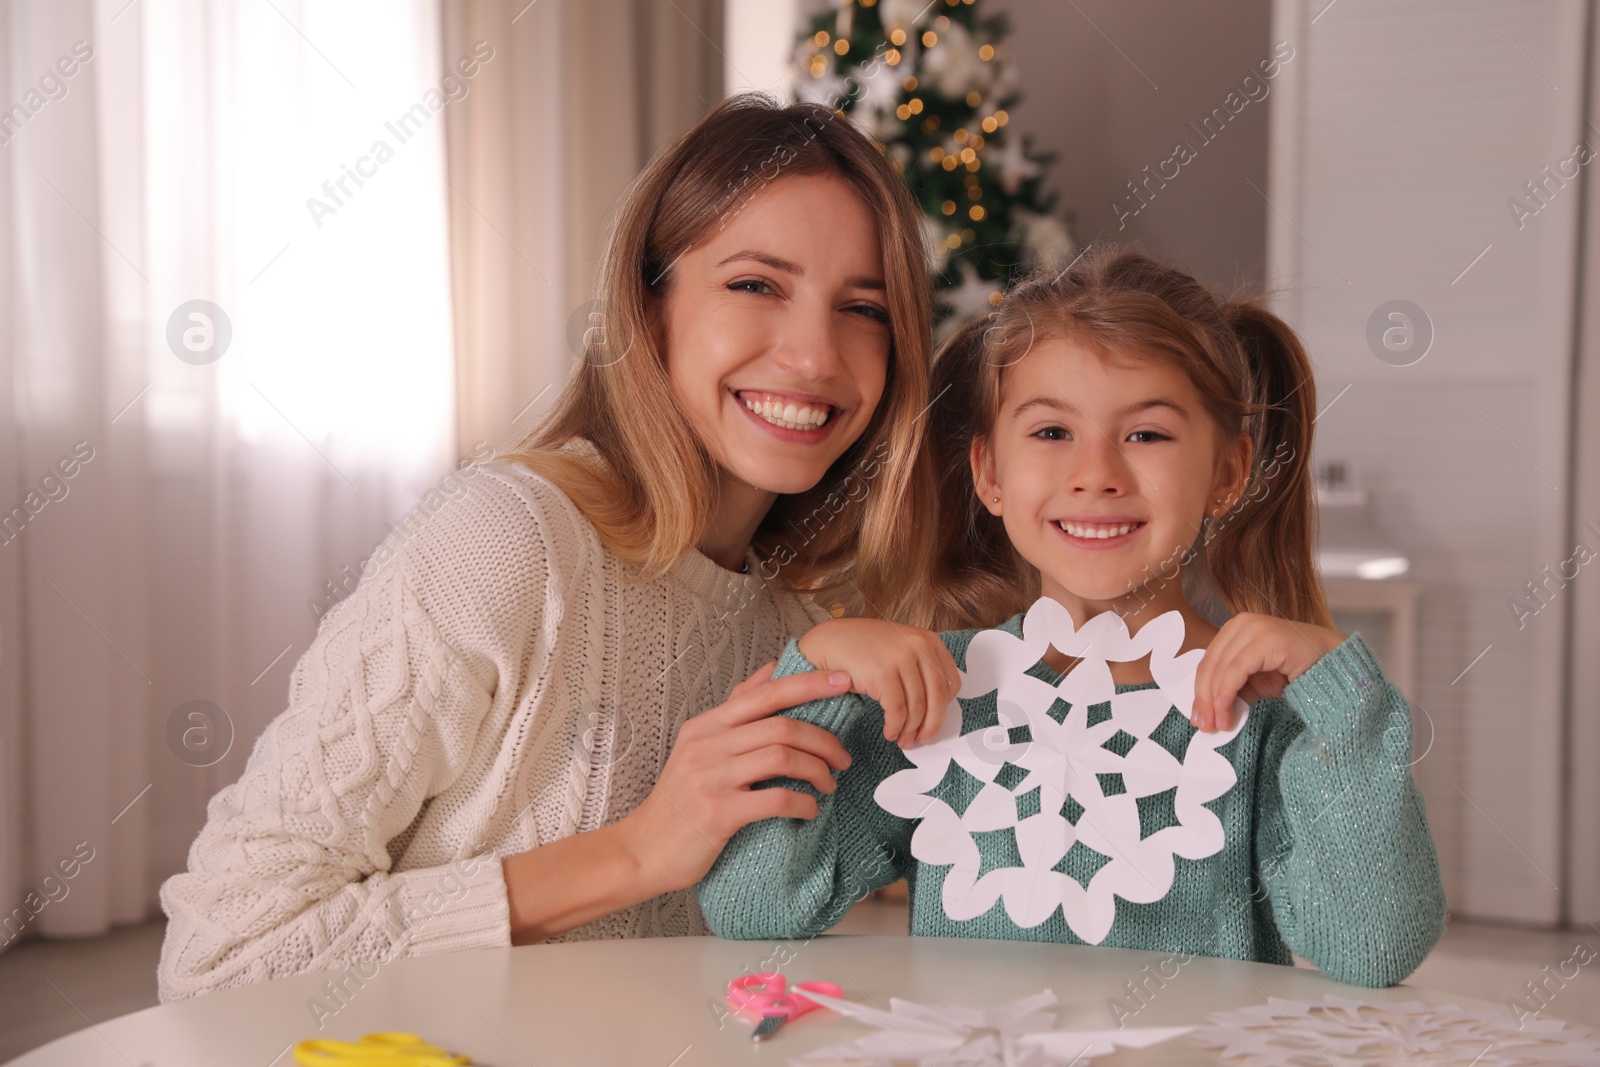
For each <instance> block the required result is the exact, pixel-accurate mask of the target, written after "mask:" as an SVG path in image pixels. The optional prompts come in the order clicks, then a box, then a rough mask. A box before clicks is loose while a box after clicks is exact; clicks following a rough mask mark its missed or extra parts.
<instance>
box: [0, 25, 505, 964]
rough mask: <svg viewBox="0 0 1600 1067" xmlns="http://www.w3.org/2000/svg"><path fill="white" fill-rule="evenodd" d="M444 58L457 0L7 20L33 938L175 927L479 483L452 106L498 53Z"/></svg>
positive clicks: (21, 921)
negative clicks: (290, 740) (172, 882)
mask: <svg viewBox="0 0 1600 1067" xmlns="http://www.w3.org/2000/svg"><path fill="white" fill-rule="evenodd" d="M439 35H440V12H439V9H438V0H403V2H396V0H388V2H382V0H364V2H358V0H270V2H269V0H139V2H136V3H131V4H130V3H128V0H106V2H102V3H95V2H91V0H49V2H46V0H33V2H26V0H24V2H17V3H13V4H10V5H6V6H4V7H0V108H10V110H9V111H8V112H5V113H3V114H0V352H3V358H4V363H3V365H0V542H3V543H0V904H3V907H4V911H3V912H0V920H7V919H8V920H9V921H8V923H7V926H6V928H5V929H3V930H0V945H4V944H5V943H8V942H10V943H14V942H13V941H12V939H13V938H14V937H15V936H16V934H17V933H18V932H19V930H20V931H22V932H37V933H43V934H47V935H57V936H72V935H84V934H92V933H98V932H103V931H104V930H106V929H107V928H108V927H109V926H110V925H111V924H114V923H118V922H125V921H133V920H137V919H139V918H142V917H144V916H145V915H147V914H149V913H150V911H151V910H152V909H153V906H154V901H155V890H156V887H157V885H158V884H159V881H160V880H161V879H162V878H163V877H165V876H166V875H167V874H169V873H171V872H172V871H174V870H177V869H180V868H181V867H182V865H183V862H184V855H185V852H186V850H187V847H188V844H189V842H190V841H191V840H192V838H193V836H194V834H195V832H196V831H197V830H198V828H199V825H200V822H201V821H202V820H203V818H204V801H205V799H206V798H207V797H209V796H210V795H211V794H212V793H213V792H215V790H216V789H217V788H218V787H220V785H222V784H223V783H225V782H227V781H230V780H232V779H233V778H235V777H237V775H238V773H239V771H240V769H241V768H242V766H243V763H244V760H245V758H246V757H247V756H248V754H249V748H250V745H251V743H252V741H253V739H254V738H255V737H256V736H257V735H258V734H259V732H260V730H261V728H262V727H263V725H264V724H265V723H266V722H267V721H268V720H269V719H270V718H272V717H273V716H274V715H276V714H277V713H278V712H279V711H280V710H281V709H282V707H283V704H284V701H285V695H286V692H287V679H288V675H289V671H290V669H291V668H292V666H293V665H294V663H295V661H296V659H297V658H298V657H299V655H300V653H301V652H303V651H304V650H305V648H306V646H307V644H308V643H309V642H310V640H311V638H312V636H313V635H314V633H315V630H316V622H317V611H316V607H317V606H318V605H326V604H328V603H330V602H331V600H332V599H333V598H334V597H337V596H342V595H344V592H345V589H344V588H340V586H341V585H342V584H343V583H344V582H345V580H346V578H347V577H349V576H352V575H356V574H359V571H360V565H361V562H362V560H363V559H364V558H365V557H366V555H367V554H368V552H370V550H371V549H372V547H373V546H374V545H375V543H376V542H377V541H378V540H379V539H380V538H381V536H382V535H383V534H384V533H385V532H386V531H385V524H386V523H387V522H391V521H398V520H399V519H400V518H401V516H403V515H404V514H405V513H406V512H407V511H408V510H409V509H410V507H411V506H412V505H413V504H414V503H415V501H416V499H417V498H418V497H419V496H420V495H421V494H422V493H423V492H424V491H426V489H427V488H428V486H429V485H430V484H431V483H433V482H434V481H435V480H436V479H438V478H439V477H440V476H441V475H443V474H444V473H445V472H446V471H448V470H449V469H450V468H451V467H453V466H454V464H455V462H456V457H457V447H456V440H455V391H454V375H455V371H454V366H453V362H452V352H451V344H452V342H451V336H452V322H451V315H450V301H449V293H450V277H449V257H448V243H449V242H448V232H447V211H448V207H447V196H448V195H449V189H448V187H447V185H446V181H445V163H444V128H445V120H446V116H445V112H446V111H448V109H450V108H454V107H459V106H460V103H461V101H462V99H464V98H465V97H466V96H468V95H470V92H471V90H472V83H473V78H474V77H475V76H476V75H477V73H480V72H481V70H482V69H485V68H486V66H487V67H492V65H493V62H494V60H493V59H489V60H487V63H485V61H484V60H483V58H482V53H481V51H480V53H479V54H478V55H477V56H476V57H475V56H473V55H472V54H471V43H472V42H468V49H467V54H464V55H463V56H459V57H458V56H456V55H454V54H449V55H445V54H444V50H443V49H442V48H441V42H440V39H439ZM76 42H83V44H82V45H80V46H78V51H77V52H76V53H75V52H74V47H75V43H76ZM85 53H87V57H86V58H85ZM74 57H75V58H76V59H77V62H76V63H73V62H71V61H70V60H71V59H72V58H74ZM474 58H476V60H477V69H476V70H475V72H474V74H473V75H471V76H469V75H467V74H465V73H463V71H464V70H466V69H467V67H458V65H457V62H458V60H463V59H464V60H468V61H470V60H473V59H474ZM58 61H61V66H57V63H58ZM471 65H472V64H471V63H470V62H469V63H468V66H471ZM68 68H72V73H71V74H70V76H69V75H67V74H65V73H61V72H62V71H65V70H66V69H68ZM447 75H449V77H450V80H448V81H447V80H446V76H447ZM14 105H17V106H14ZM35 105H37V106H35ZM18 106H20V109H21V110H20V112H19V111H18ZM380 145H381V146H382V147H380ZM352 175H353V176H352ZM198 300H203V301H209V302H211V304H214V305H215V306H216V307H219V308H221V309H222V312H223V314H224V315H225V316H226V320H227V323H228V325H229V327H230V329H231V340H230V342H229V345H228V347H227V348H226V350H225V351H222V352H221V355H220V356H216V352H217V351H218V349H217V348H216V347H215V341H216V339H217V338H220V337H221V336H222V318H221V316H218V315H216V314H215V313H214V312H211V311H210V310H209V309H207V308H205V307H204V306H201V307H199V308H198V310H199V312H200V313H201V314H202V315H205V316H206V317H205V318H200V319H195V318H191V317H189V315H188V312H189V311H190V310H191V308H190V307H188V306H186V305H189V302H191V301H198ZM180 308H181V309H182V311H181V312H180ZM175 312H180V313H179V315H178V323H177V330H176V335H177V336H179V337H181V336H182V334H183V331H184V330H193V331H197V332H194V333H191V334H190V341H191V343H193V344H195V345H198V346H199V347H200V348H201V351H198V352H196V351H189V350H187V349H183V345H182V344H181V343H180V344H179V346H178V347H179V349H183V350H184V352H185V353H186V355H185V358H179V355H177V354H175V351H174V348H173V347H172V346H171V345H170V344H169V336H168V335H169V320H172V319H173V317H174V313H175ZM208 321H209V326H210V328H211V329H212V331H213V333H212V345H213V347H211V348H210V349H209V351H207V350H206V349H205V346H204V344H203V342H204V341H205V340H206V338H205V330H206V328H207V325H208ZM211 357H215V358H211ZM79 442H82V444H81V445H80V444H79ZM491 443H492V444H498V443H500V442H499V441H494V442H491ZM75 447H76V448H77V455H74V449H75ZM90 450H92V457H91V458H88V459H87V460H84V459H82V458H81V457H82V456H85V455H88V454H89V452H90ZM462 454H466V453H465V452H463V453H462ZM63 461H65V462H63ZM58 464H59V466H58ZM68 468H71V469H72V476H71V477H70V478H69V477H66V476H65V475H64V473H63V472H64V471H65V470H66V469H68ZM14 509H15V510H14ZM8 518H9V519H10V520H11V521H10V524H9V525H4V524H5V520H7V519H8ZM352 580H353V579H352ZM330 589H332V593H331V594H330ZM191 701H207V702H210V703H211V704H212V705H215V706H216V707H217V708H220V709H221V712H222V713H223V714H225V716H226V720H227V723H231V729H232V734H233V740H232V744H231V748H229V749H228V751H227V753H226V755H222V756H221V758H220V759H217V761H216V762H214V763H209V765H207V766H197V764H200V763H208V761H209V760H211V759H214V758H216V756H217V755H219V754H220V752H219V750H218V748H217V745H218V743H219V741H220V738H221V737H222V736H223V735H224V734H225V732H226V725H225V724H224V723H223V721H222V719H221V718H220V717H219V716H217V715H216V714H214V713H213V714H212V715H211V717H210V721H207V720H205V719H203V718H202V719H192V718H190V717H188V714H187V712H185V713H184V714H182V715H180V716H179V718H180V722H179V724H178V728H177V729H176V730H175V731H169V725H170V724H171V721H172V719H173V716H174V713H175V712H177V711H178V709H180V707H181V706H183V705H186V704H188V702H191ZM191 710H192V709H191ZM185 729H187V730H189V731H190V732H189V736H188V739H187V740H188V742H192V744H191V745H190V747H189V748H185V739H184V734H183V731H184V730H185ZM207 729H209V730H211V731H213V732H211V733H209V734H206V733H204V732H203V731H204V730H207ZM169 733H170V734H171V735H172V740H169ZM208 740H209V743H210V745H211V747H210V748H209V749H207V748H205V747H203V746H202V747H200V748H199V750H198V751H196V749H195V747H194V746H195V745H196V744H199V743H201V742H206V741H208ZM180 753H182V754H183V756H182V757H180ZM79 842H87V847H88V848H92V849H93V858H92V859H90V860H88V861H87V862H78V863H76V864H74V863H71V862H70V861H71V860H72V859H74V858H76V859H78V860H80V861H81V860H82V857H83V855H84V850H83V849H78V850H77V852H76V854H75V846H77V845H78V843H79ZM63 860H68V861H69V863H68V864H67V868H62V867H61V862H62V861H63ZM64 869H71V870H72V871H73V875H72V877H71V878H70V879H69V878H67V877H65V876H64V873H63V870H64ZM30 894H31V896H30ZM16 908H21V909H22V910H21V911H20V912H19V911H17V910H15V909H16Z"/></svg>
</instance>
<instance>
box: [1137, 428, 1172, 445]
mask: <svg viewBox="0 0 1600 1067" xmlns="http://www.w3.org/2000/svg"><path fill="white" fill-rule="evenodd" d="M1128 440H1129V441H1132V442H1133V443H1134V444H1140V445H1142V444H1148V443H1150V442H1152V441H1170V440H1172V438H1170V437H1168V436H1167V435H1166V434H1164V433H1162V432H1161V431H1160V430H1135V431H1133V432H1132V433H1130V434H1129V435H1128Z"/></svg>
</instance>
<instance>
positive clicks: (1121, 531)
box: [1054, 515, 1149, 552]
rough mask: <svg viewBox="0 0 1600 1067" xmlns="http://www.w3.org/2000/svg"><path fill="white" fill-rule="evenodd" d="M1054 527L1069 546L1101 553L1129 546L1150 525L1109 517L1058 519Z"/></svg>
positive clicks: (1120, 517) (1141, 521) (1132, 519)
mask: <svg viewBox="0 0 1600 1067" xmlns="http://www.w3.org/2000/svg"><path fill="white" fill-rule="evenodd" d="M1054 525H1055V527H1056V529H1058V530H1060V531H1061V536H1062V537H1063V538H1065V539H1066V541H1067V543H1068V544H1071V545H1076V546H1077V547H1078V548H1087V549H1089V550H1090V551H1094V552H1101V551H1105V550H1107V549H1112V548H1121V547H1123V546H1124V545H1127V544H1129V543H1130V542H1132V541H1133V540H1134V538H1135V537H1137V536H1138V534H1139V532H1140V531H1141V530H1143V529H1144V528H1145V527H1147V526H1148V525H1149V523H1147V522H1145V521H1144V520H1143V519H1134V518H1129V517H1127V516H1120V515H1107V516H1098V517H1081V516H1074V517H1073V518H1070V519H1056V520H1054Z"/></svg>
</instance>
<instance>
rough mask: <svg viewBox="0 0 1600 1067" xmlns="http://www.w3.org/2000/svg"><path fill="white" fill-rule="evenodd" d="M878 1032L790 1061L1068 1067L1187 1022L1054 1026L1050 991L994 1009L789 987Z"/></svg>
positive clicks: (882, 1066)
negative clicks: (878, 1003) (885, 1005)
mask: <svg viewBox="0 0 1600 1067" xmlns="http://www.w3.org/2000/svg"><path fill="white" fill-rule="evenodd" d="M794 992H796V993H798V994H800V995H801V996H804V997H806V998H807V999H810V1000H814V1001H816V1002H817V1003H818V1004H821V1005H822V1006H823V1007H825V1008H831V1009H833V1010H834V1011H836V1012H838V1013H839V1014H840V1015H843V1016H845V1017H847V1018H851V1019H855V1020H856V1021H858V1022H862V1023H865V1024H867V1025H868V1026H872V1027H876V1028H877V1032H876V1033H871V1034H867V1035H866V1036H864V1037H860V1038H857V1039H856V1040H855V1041H854V1042H852V1043H850V1044H848V1045H833V1046H830V1047H828V1048H820V1049H816V1050H815V1051H813V1052H808V1053H806V1054H805V1055H804V1056H799V1057H796V1058H794V1059H791V1060H790V1061H789V1062H790V1063H795V1064H812V1063H819V1062H827V1063H837V1064H849V1065H850V1067H897V1065H900V1064H904V1063H906V1062H908V1061H909V1062H912V1063H916V1064H919V1065H921V1067H1065V1065H1067V1064H1073V1063H1082V1062H1084V1061H1086V1060H1090V1059H1093V1058H1095V1057H1097V1056H1105V1055H1109V1054H1111V1053H1112V1052H1115V1051H1116V1050H1117V1048H1118V1047H1123V1048H1146V1047H1148V1046H1150V1045H1154V1044H1156V1043H1158V1042H1161V1041H1166V1040H1168V1039H1170V1038H1173V1037H1176V1036H1178V1035H1179V1034H1185V1033H1188V1032H1189V1030H1191V1029H1192V1027H1186V1026H1178V1027H1170V1026H1169V1027H1129V1028H1127V1029H1124V1030H1056V1029H1054V1027H1055V1013H1054V1012H1051V1011H1045V1010H1043V1009H1045V1008H1048V1007H1050V1006H1052V1005H1054V1004H1055V1003H1056V995H1055V993H1054V992H1053V991H1051V990H1049V989H1044V990H1040V991H1039V992H1038V993H1035V994H1033V995H1032V996H1028V997H1023V998H1022V999H1020V1000H1016V1001H1013V1002H1012V1003H1010V1004H1006V1005H1003V1006H1001V1007H998V1008H987V1009H978V1008H970V1007H966V1006H963V1005H958V1004H919V1003H916V1002H914V1001H909V1000H901V999H899V998H898V997H891V998H890V1000H889V1010H888V1011H880V1010H878V1009H877V1008H873V1007H870V1006H868V1005H865V1004H858V1003H856V1002H855V1001H852V1000H844V999H841V998H839V997H829V996H824V995H822V994H819V993H811V992H806V991H804V990H794Z"/></svg>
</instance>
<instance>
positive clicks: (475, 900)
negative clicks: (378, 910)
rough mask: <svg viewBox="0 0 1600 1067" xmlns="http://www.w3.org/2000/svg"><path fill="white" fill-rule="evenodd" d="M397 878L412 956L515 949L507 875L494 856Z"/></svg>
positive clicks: (399, 904) (469, 858) (403, 873)
mask: <svg viewBox="0 0 1600 1067" xmlns="http://www.w3.org/2000/svg"><path fill="white" fill-rule="evenodd" d="M394 878H395V880H396V881H397V882H399V883H400V888H399V890H398V891H397V892H396V893H395V898H394V899H395V904H396V906H397V907H398V908H399V909H400V915H401V918H402V921H403V922H404V924H405V930H406V940H405V944H406V949H405V953H406V954H407V955H411V956H425V955H428V954H430V953H434V952H454V951H456V950H458V949H467V948H503V947H509V946H510V944H511V905H510V903H509V901H508V900H507V899H506V879H505V870H504V868H502V867H501V865H500V859H499V857H498V856H495V855H494V854H493V853H484V854H481V855H477V856H467V857H465V858H463V859H459V860H455V861H453V862H451V863H447V864H444V865H442V866H439V867H422V868H418V869H416V870H410V871H401V872H399V873H397V874H396V875H395V876H394Z"/></svg>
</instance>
